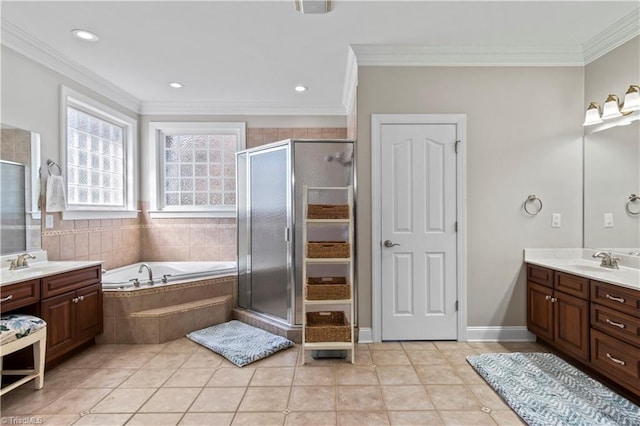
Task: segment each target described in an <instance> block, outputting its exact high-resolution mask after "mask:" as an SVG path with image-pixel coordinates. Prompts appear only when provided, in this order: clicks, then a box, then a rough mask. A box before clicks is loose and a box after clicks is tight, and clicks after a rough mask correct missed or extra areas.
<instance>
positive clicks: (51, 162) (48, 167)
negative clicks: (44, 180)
mask: <svg viewBox="0 0 640 426" xmlns="http://www.w3.org/2000/svg"><path fill="white" fill-rule="evenodd" d="M54 167H57V168H58V174H55V173H53V172H52V171H51V169H52V168H54ZM47 169H48V170H49V176H62V168H61V167H60V165H59V164H58V163H56V162H55V161H53V160H47Z"/></svg>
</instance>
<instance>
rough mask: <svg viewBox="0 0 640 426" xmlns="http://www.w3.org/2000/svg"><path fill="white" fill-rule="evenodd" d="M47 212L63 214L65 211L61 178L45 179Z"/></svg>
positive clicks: (65, 202)
mask: <svg viewBox="0 0 640 426" xmlns="http://www.w3.org/2000/svg"><path fill="white" fill-rule="evenodd" d="M46 208H47V211H48V212H63V211H65V210H66V209H67V201H66V199H65V196H64V181H63V180H62V176H55V175H51V176H49V179H47V207H46Z"/></svg>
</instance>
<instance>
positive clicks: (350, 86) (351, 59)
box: [342, 46, 358, 115]
mask: <svg viewBox="0 0 640 426" xmlns="http://www.w3.org/2000/svg"><path fill="white" fill-rule="evenodd" d="M357 87H358V60H357V59H356V54H355V52H354V51H353V49H352V48H351V46H349V51H348V52H347V71H346V73H345V77H344V87H343V89H342V105H343V106H344V108H345V110H346V112H347V115H349V114H351V113H352V111H353V107H354V105H355V103H356V88H357Z"/></svg>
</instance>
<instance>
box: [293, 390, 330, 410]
mask: <svg viewBox="0 0 640 426" xmlns="http://www.w3.org/2000/svg"><path fill="white" fill-rule="evenodd" d="M288 408H289V410H291V411H335V410H336V392H335V387H334V386H294V387H292V388H291V396H290V397H289V406H288Z"/></svg>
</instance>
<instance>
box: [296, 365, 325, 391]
mask: <svg viewBox="0 0 640 426" xmlns="http://www.w3.org/2000/svg"><path fill="white" fill-rule="evenodd" d="M334 384H335V368H334V367H314V366H306V365H305V366H299V367H298V368H296V372H295V377H294V378H293V385H294V386H332V385H334Z"/></svg>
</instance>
